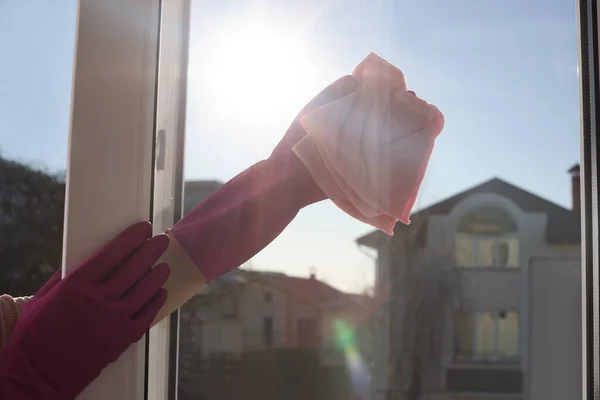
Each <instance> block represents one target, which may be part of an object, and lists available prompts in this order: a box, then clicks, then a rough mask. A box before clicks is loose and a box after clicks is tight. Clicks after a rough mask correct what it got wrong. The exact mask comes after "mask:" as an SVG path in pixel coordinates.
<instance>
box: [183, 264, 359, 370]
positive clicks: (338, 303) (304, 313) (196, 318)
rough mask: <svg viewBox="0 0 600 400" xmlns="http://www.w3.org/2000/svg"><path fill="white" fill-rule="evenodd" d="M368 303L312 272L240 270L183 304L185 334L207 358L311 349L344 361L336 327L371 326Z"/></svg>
mask: <svg viewBox="0 0 600 400" xmlns="http://www.w3.org/2000/svg"><path fill="white" fill-rule="evenodd" d="M366 301H368V298H366V297H364V296H356V295H349V294H347V293H343V292H341V291H339V290H337V289H335V288H333V287H331V286H329V285H327V284H326V283H324V282H322V281H319V280H318V279H316V277H315V276H314V275H311V276H310V277H308V278H301V277H292V276H288V275H285V274H281V273H271V272H258V271H247V270H236V271H233V272H231V273H230V274H228V275H225V276H223V277H221V278H219V279H216V280H215V281H214V282H212V283H211V284H210V285H209V286H207V287H206V288H205V289H203V290H202V291H201V292H200V293H199V294H197V295H196V296H194V297H193V298H192V299H191V300H190V301H189V302H188V303H187V304H186V305H185V306H184V307H182V309H181V332H182V335H185V333H186V332H190V333H193V337H194V339H193V340H194V341H195V345H196V346H197V349H196V350H197V351H198V350H199V351H200V352H201V355H202V356H203V357H205V358H207V357H210V356H211V355H224V354H226V355H231V356H235V355H240V354H241V353H243V352H247V351H258V350H265V349H270V348H282V347H309V348H317V349H320V351H321V354H322V357H323V359H322V360H323V362H324V363H340V362H342V360H341V359H340V352H339V351H337V347H338V344H339V343H338V342H337V339H336V326H338V325H339V324H340V323H342V324H345V325H347V326H348V327H349V328H351V329H352V330H353V331H355V332H359V331H361V329H362V330H367V329H366V328H367V326H366V324H367V321H366V320H365V319H364V317H365V314H366V312H367V311H366V310H367V307H368V304H366ZM356 336H357V337H359V336H360V335H358V334H357V335H356ZM182 340H185V338H183V339H182ZM365 340H366V339H365Z"/></svg>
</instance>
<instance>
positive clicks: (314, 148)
mask: <svg viewBox="0 0 600 400" xmlns="http://www.w3.org/2000/svg"><path fill="white" fill-rule="evenodd" d="M353 76H354V77H355V78H356V79H357V89H356V91H354V92H353V93H351V94H350V95H348V96H346V97H343V98H341V99H339V100H336V101H333V102H330V103H328V104H326V105H324V106H322V107H319V108H318V109H316V110H314V111H312V112H310V113H309V114H307V115H305V116H304V117H302V118H301V120H300V123H301V124H302V126H303V127H304V129H305V130H306V132H307V133H308V135H307V136H305V137H304V138H303V139H302V140H301V141H300V142H298V143H297V144H296V145H295V146H294V152H295V154H296V155H297V156H298V157H299V158H300V160H302V162H303V163H304V165H305V166H306V168H307V169H308V171H309V172H310V173H311V175H312V176H313V178H314V179H315V181H316V182H317V184H318V185H319V187H320V188H321V189H322V190H323V192H324V193H325V194H326V195H327V196H328V197H329V198H330V199H331V200H332V201H333V202H334V203H335V204H336V205H337V206H338V207H339V208H341V209H342V210H343V211H345V212H346V213H348V214H350V215H351V216H353V217H354V218H357V219H359V220H361V221H363V222H366V223H368V224H371V225H373V226H374V227H376V228H378V229H380V230H382V231H384V232H386V233H388V234H390V235H392V234H393V228H394V225H395V224H396V222H397V221H398V220H400V221H402V222H403V223H405V224H409V223H410V214H411V212H412V208H413V206H414V203H415V200H416V198H417V194H418V191H419V188H420V186H421V182H422V181H423V177H424V175H425V171H426V169H427V164H428V162H429V157H430V155H431V152H432V151H433V146H434V141H435V138H436V137H437V135H438V134H439V133H440V132H441V131H442V129H443V127H444V117H443V115H442V113H441V112H440V111H439V110H438V109H437V107H435V106H433V105H431V104H428V103H427V102H425V101H423V100H421V99H420V98H418V97H417V96H415V95H414V94H413V93H410V92H408V91H407V88H406V81H405V79H404V74H403V73H402V71H400V70H399V69H398V68H396V67H394V66H393V65H392V64H390V63H388V62H387V61H385V60H384V59H382V58H381V57H379V56H377V55H376V54H374V53H371V54H369V55H368V56H367V57H366V58H365V59H364V60H363V61H362V62H361V63H360V64H359V65H358V66H357V67H356V68H355V70H354V72H353Z"/></svg>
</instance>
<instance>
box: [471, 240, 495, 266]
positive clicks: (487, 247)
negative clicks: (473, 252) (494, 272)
mask: <svg viewBox="0 0 600 400" xmlns="http://www.w3.org/2000/svg"><path fill="white" fill-rule="evenodd" d="M497 243H498V241H497V239H495V238H493V239H492V238H479V239H477V263H476V264H477V266H478V267H492V266H494V261H495V258H496V248H497Z"/></svg>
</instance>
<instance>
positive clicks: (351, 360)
mask: <svg viewBox="0 0 600 400" xmlns="http://www.w3.org/2000/svg"><path fill="white" fill-rule="evenodd" d="M333 329H334V332H335V339H336V344H337V347H338V348H339V349H340V350H341V351H342V352H343V353H344V358H345V361H346V370H347V371H348V376H349V378H350V383H351V385H352V389H353V391H354V393H355V394H356V395H358V397H359V398H362V397H363V396H367V395H368V394H369V384H370V380H371V379H370V376H369V371H368V370H367V367H366V365H365V363H364V361H363V359H362V357H361V355H360V352H359V350H358V344H357V343H356V335H355V331H354V329H352V327H351V326H350V324H348V323H347V322H345V321H343V320H341V319H337V320H335V321H334V322H333Z"/></svg>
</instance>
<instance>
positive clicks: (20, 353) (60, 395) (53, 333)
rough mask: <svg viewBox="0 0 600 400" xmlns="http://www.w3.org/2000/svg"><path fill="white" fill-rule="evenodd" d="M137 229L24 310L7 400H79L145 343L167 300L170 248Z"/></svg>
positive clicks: (12, 349) (6, 354) (4, 390)
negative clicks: (113, 364) (133, 348)
mask: <svg viewBox="0 0 600 400" xmlns="http://www.w3.org/2000/svg"><path fill="white" fill-rule="evenodd" d="M151 237H152V226H151V225H150V224H149V223H140V224H136V225H133V226H131V227H130V228H128V229H127V230H125V231H124V232H123V233H121V234H120V235H119V236H118V237H117V238H116V239H115V240H113V241H112V242H111V243H109V244H108V245H107V246H106V247H104V248H103V249H102V250H100V251H99V252H98V253H96V254H95V255H94V256H92V257H91V258H90V259H89V260H88V261H86V262H85V263H83V264H82V266H81V267H80V268H78V269H76V270H75V271H73V272H71V273H70V274H68V275H67V276H66V277H65V278H64V279H62V280H61V279H60V271H59V272H57V273H55V274H54V276H53V277H52V278H51V279H50V281H49V282H48V283H46V284H45V285H44V286H43V287H42V288H41V289H40V290H39V291H38V292H37V293H36V294H35V296H34V297H33V299H31V300H30V301H29V302H28V303H27V304H26V305H25V307H24V308H23V312H22V313H21V316H20V318H19V320H18V322H17V325H16V326H15V329H14V331H13V332H12V335H11V336H10V339H9V340H8V344H7V346H6V347H5V349H4V351H3V352H2V353H0V394H1V395H2V396H1V397H2V398H3V399H42V400H43V399H61V400H67V399H69V400H71V399H74V398H75V397H76V396H77V395H78V394H79V393H80V392H81V391H82V390H83V389H84V388H85V387H86V386H87V385H88V384H89V383H90V382H91V381H92V380H94V379H95V378H96V377H97V376H98V375H99V374H100V372H101V371H102V370H103V369H104V367H106V366H107V365H108V364H109V363H110V362H113V361H115V360H116V359H117V358H118V357H119V356H120V355H121V353H123V352H124V351H125V350H126V349H127V348H128V347H129V346H130V345H131V344H132V343H134V342H136V341H138V340H139V339H141V337H142V336H143V335H144V332H146V330H147V329H148V328H149V327H150V324H151V323H152V321H153V320H154V317H155V316H156V314H157V313H158V311H159V309H160V307H161V306H162V305H163V304H164V302H165V300H166V290H165V289H162V288H161V287H162V285H163V284H164V283H165V281H166V279H167V277H168V275H169V272H170V269H169V267H168V266H167V265H166V264H160V265H158V266H156V267H155V268H153V269H151V268H152V265H154V263H156V262H157V261H158V259H159V258H160V256H161V255H162V254H163V253H164V251H165V250H166V249H167V247H168V245H169V239H168V238H167V237H166V235H159V236H156V237H154V238H152V239H150V238H151Z"/></svg>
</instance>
